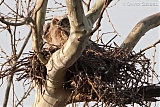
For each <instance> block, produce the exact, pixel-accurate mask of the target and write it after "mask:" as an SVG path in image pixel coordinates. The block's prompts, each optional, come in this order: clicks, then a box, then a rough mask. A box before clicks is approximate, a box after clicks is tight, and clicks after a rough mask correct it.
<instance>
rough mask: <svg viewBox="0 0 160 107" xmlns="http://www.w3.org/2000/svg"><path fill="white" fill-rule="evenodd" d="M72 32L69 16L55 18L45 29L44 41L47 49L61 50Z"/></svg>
mask: <svg viewBox="0 0 160 107" xmlns="http://www.w3.org/2000/svg"><path fill="white" fill-rule="evenodd" d="M69 31H70V25H69V20H68V17H67V16H62V17H55V18H53V19H52V21H51V23H48V24H47V25H46V26H45V27H44V34H43V41H44V42H46V44H45V48H48V49H50V48H61V47H62V46H63V45H64V43H65V42H66V41H67V39H68V36H69Z"/></svg>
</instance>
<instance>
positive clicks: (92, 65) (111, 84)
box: [1, 43, 151, 107]
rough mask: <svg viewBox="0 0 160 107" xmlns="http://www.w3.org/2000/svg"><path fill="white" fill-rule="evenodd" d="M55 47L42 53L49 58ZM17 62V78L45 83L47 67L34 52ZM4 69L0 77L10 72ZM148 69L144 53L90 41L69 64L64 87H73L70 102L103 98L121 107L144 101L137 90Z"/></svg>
mask: <svg viewBox="0 0 160 107" xmlns="http://www.w3.org/2000/svg"><path fill="white" fill-rule="evenodd" d="M56 50H57V49H52V50H50V51H46V50H42V53H43V55H44V56H45V58H49V57H50V55H51V54H52V53H53V52H55V51H56ZM17 66H18V67H19V69H18V70H17V71H16V72H17V73H18V75H19V77H18V78H17V80H19V81H20V80H22V79H29V78H31V79H32V80H33V81H36V83H37V84H38V85H39V86H42V85H43V84H44V83H45V80H46V74H47V73H46V72H47V69H46V67H45V66H44V65H43V64H41V63H40V61H39V60H38V59H37V56H36V54H35V53H33V52H30V53H29V55H28V56H27V57H25V58H23V59H21V60H20V61H19V62H17ZM7 71H9V69H8V70H7ZM7 71H5V72H3V74H1V77H2V76H5V75H7V74H11V73H10V72H7ZM150 72H151V67H150V60H149V59H147V58H146V57H145V56H144V54H142V53H138V54H136V53H135V52H130V53H126V52H125V51H124V50H122V49H120V48H113V47H111V46H99V45H97V44H95V43H92V44H91V45H89V46H87V47H86V49H85V50H84V52H83V54H82V55H81V56H80V58H79V59H78V60H77V61H76V62H75V63H74V64H73V65H72V66H71V67H70V68H68V71H67V73H66V81H65V83H64V88H65V89H70V90H72V94H71V96H70V99H69V100H68V101H69V102H73V101H74V100H76V99H78V100H80V101H84V102H89V101H96V102H102V103H105V104H106V105H109V106H111V107H112V106H120V107H121V106H122V107H123V106H125V105H126V104H128V103H131V102H134V103H138V104H140V105H143V104H144V103H143V95H142V94H139V91H140V87H142V86H144V85H147V84H149V83H148V78H149V74H150Z"/></svg>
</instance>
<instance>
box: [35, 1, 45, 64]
mask: <svg viewBox="0 0 160 107" xmlns="http://www.w3.org/2000/svg"><path fill="white" fill-rule="evenodd" d="M47 3H48V0H37V1H36V7H35V11H34V16H33V20H34V21H35V22H36V24H35V25H34V26H32V47H33V50H34V51H35V52H36V53H37V57H38V58H39V60H40V61H41V62H42V63H43V64H46V63H47V61H46V60H45V59H44V58H43V55H42V54H41V53H40V48H41V47H42V44H43V41H42V37H41V36H42V32H43V25H44V23H45V14H46V8H47Z"/></svg>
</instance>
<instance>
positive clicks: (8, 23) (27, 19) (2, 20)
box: [0, 17, 31, 26]
mask: <svg viewBox="0 0 160 107" xmlns="http://www.w3.org/2000/svg"><path fill="white" fill-rule="evenodd" d="M30 19H31V18H30V17H27V18H24V20H23V21H22V22H20V23H12V22H8V21H5V19H4V17H1V18H0V21H1V22H2V23H4V24H6V25H11V26H22V25H24V24H26V22H28V21H29V20H30Z"/></svg>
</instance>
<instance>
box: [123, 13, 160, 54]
mask: <svg viewBox="0 0 160 107" xmlns="http://www.w3.org/2000/svg"><path fill="white" fill-rule="evenodd" d="M159 25H160V13H156V14H154V15H151V16H149V17H146V18H144V19H143V20H141V21H140V22H139V23H138V24H137V25H136V26H135V27H134V28H133V29H132V31H131V32H130V33H129V35H128V36H127V38H126V39H125V40H124V42H123V43H122V44H121V48H123V49H127V50H128V51H132V49H133V48H134V47H135V45H136V44H137V43H138V41H139V40H140V39H141V37H142V36H143V35H144V34H145V33H146V32H147V31H149V30H150V29H153V28H155V27H157V26H159Z"/></svg>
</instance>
